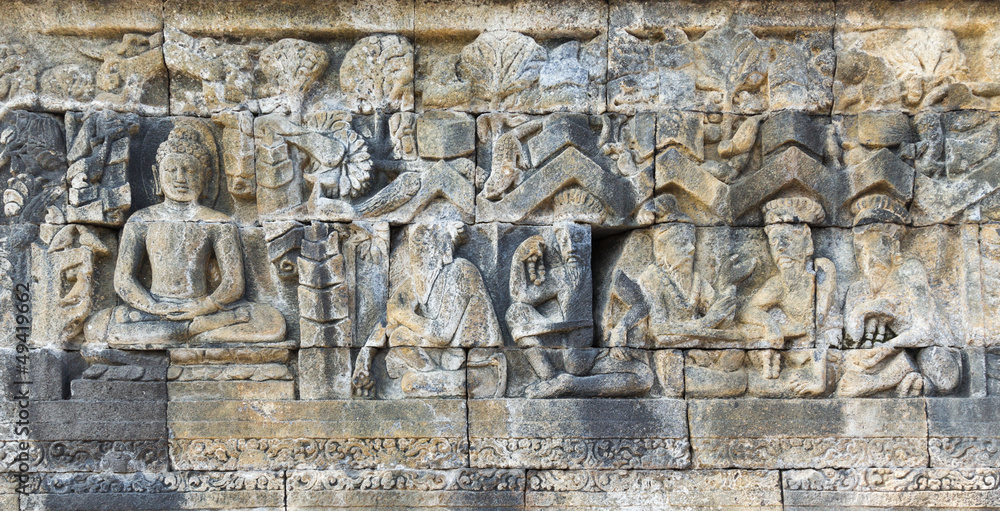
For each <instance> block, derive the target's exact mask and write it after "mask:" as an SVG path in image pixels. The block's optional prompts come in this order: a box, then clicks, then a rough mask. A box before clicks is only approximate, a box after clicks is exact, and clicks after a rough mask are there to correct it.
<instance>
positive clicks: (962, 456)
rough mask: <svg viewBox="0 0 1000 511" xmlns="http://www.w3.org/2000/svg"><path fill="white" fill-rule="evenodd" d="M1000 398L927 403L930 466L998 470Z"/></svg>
mask: <svg viewBox="0 0 1000 511" xmlns="http://www.w3.org/2000/svg"><path fill="white" fill-rule="evenodd" d="M998 406H1000V398H995V397H990V398H982V399H971V398H931V399H928V400H927V435H928V436H929V438H928V442H929V445H930V455H931V466H933V467H954V468H961V467H970V468H971V467H1000V452H998V450H997V446H1000V424H998V423H997V421H996V414H997V407H998Z"/></svg>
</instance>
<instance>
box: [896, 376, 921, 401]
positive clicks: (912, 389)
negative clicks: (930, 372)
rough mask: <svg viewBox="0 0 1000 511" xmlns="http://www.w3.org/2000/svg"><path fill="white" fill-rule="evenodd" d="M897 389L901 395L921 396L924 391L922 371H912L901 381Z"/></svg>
mask: <svg viewBox="0 0 1000 511" xmlns="http://www.w3.org/2000/svg"><path fill="white" fill-rule="evenodd" d="M896 391H897V392H898V393H899V396H900V397H919V396H920V394H921V393H922V392H923V391H924V377H923V376H922V375H921V374H920V373H910V374H907V375H906V376H904V377H903V381H901V382H899V386H897V387H896Z"/></svg>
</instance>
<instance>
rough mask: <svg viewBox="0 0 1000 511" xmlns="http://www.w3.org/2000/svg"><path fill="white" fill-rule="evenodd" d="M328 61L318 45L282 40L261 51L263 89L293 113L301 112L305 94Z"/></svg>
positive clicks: (294, 40) (296, 40)
mask: <svg viewBox="0 0 1000 511" xmlns="http://www.w3.org/2000/svg"><path fill="white" fill-rule="evenodd" d="M329 64H330V57H328V56H327V54H326V52H325V51H323V48H322V47H320V46H319V45H317V44H313V43H308V42H306V41H300V40H298V39H282V40H280V41H278V42H276V43H274V44H272V45H271V46H268V47H267V48H264V51H262V52H261V53H260V71H261V73H262V74H263V75H264V77H265V79H266V81H267V84H266V85H265V91H266V92H267V93H268V94H270V95H272V96H277V97H278V98H277V99H278V100H279V101H281V100H284V101H286V102H287V104H286V106H287V107H288V109H289V110H290V111H291V113H292V114H293V115H296V116H298V115H301V113H302V103H303V102H304V101H305V97H306V93H307V92H309V89H310V88H311V87H312V86H313V84H315V83H316V81H317V80H319V77H320V76H321V75H322V74H323V72H325V71H326V67H327V66H328V65H329Z"/></svg>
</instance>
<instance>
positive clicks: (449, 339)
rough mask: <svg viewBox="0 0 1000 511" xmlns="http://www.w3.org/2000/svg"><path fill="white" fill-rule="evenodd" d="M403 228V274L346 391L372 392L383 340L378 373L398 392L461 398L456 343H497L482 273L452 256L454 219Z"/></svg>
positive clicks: (457, 226) (458, 227)
mask: <svg viewBox="0 0 1000 511" xmlns="http://www.w3.org/2000/svg"><path fill="white" fill-rule="evenodd" d="M407 233H408V238H407V250H408V257H409V265H408V267H407V272H406V276H405V278H403V279H402V281H401V282H399V283H398V284H394V285H393V287H392V289H391V291H390V296H389V301H388V304H387V308H386V324H385V327H384V328H378V329H376V331H375V332H374V333H373V334H372V335H371V336H369V338H368V341H367V342H366V344H365V347H363V348H362V349H361V352H360V353H359V354H358V358H357V361H356V362H355V371H354V377H353V386H354V390H355V392H356V393H357V394H359V395H361V396H370V395H371V394H372V391H373V387H374V384H375V382H374V379H373V378H372V371H371V369H372V358H373V357H374V355H375V351H376V350H377V349H381V348H384V347H386V345H388V348H389V349H388V351H387V353H386V358H385V364H386V372H387V373H388V375H389V377H390V378H392V379H399V380H400V387H401V389H402V391H403V394H404V395H406V396H410V397H431V396H435V397H441V396H453V397H457V396H464V395H465V392H466V386H465V381H466V376H465V367H466V365H465V364H466V357H465V351H464V349H465V348H486V347H490V348H495V347H500V346H501V345H502V341H501V339H500V324H499V322H498V321H497V317H496V314H495V313H494V312H493V304H492V302H491V301H490V296H489V293H488V292H487V291H486V284H485V282H484V281H483V277H482V274H480V273H479V270H478V269H477V268H476V266H475V265H473V264H472V262H471V261H469V260H468V259H464V258H461V257H457V256H456V255H455V248H456V246H457V245H458V243H459V241H460V240H461V239H462V237H463V235H464V227H463V225H462V223H461V222H443V223H440V224H413V225H410V226H409V227H407Z"/></svg>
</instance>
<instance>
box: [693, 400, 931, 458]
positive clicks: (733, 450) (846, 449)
mask: <svg viewBox="0 0 1000 511" xmlns="http://www.w3.org/2000/svg"><path fill="white" fill-rule="evenodd" d="M688 417H689V421H690V424H691V450H692V453H693V456H692V457H693V466H694V467H695V468H715V467H734V466H735V467H741V468H760V469H777V468H783V469H786V468H799V467H813V466H823V467H837V468H848V467H866V466H867V467H882V466H895V467H921V466H926V465H927V463H928V458H927V447H926V446H927V413H926V409H925V406H924V403H923V401H922V400H907V399H850V400H845V399H831V400H821V401H809V400H796V399H788V400H777V399H774V400H772V399H749V400H731V399H730V400H721V399H720V400H706V401H702V400H691V401H689V405H688Z"/></svg>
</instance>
